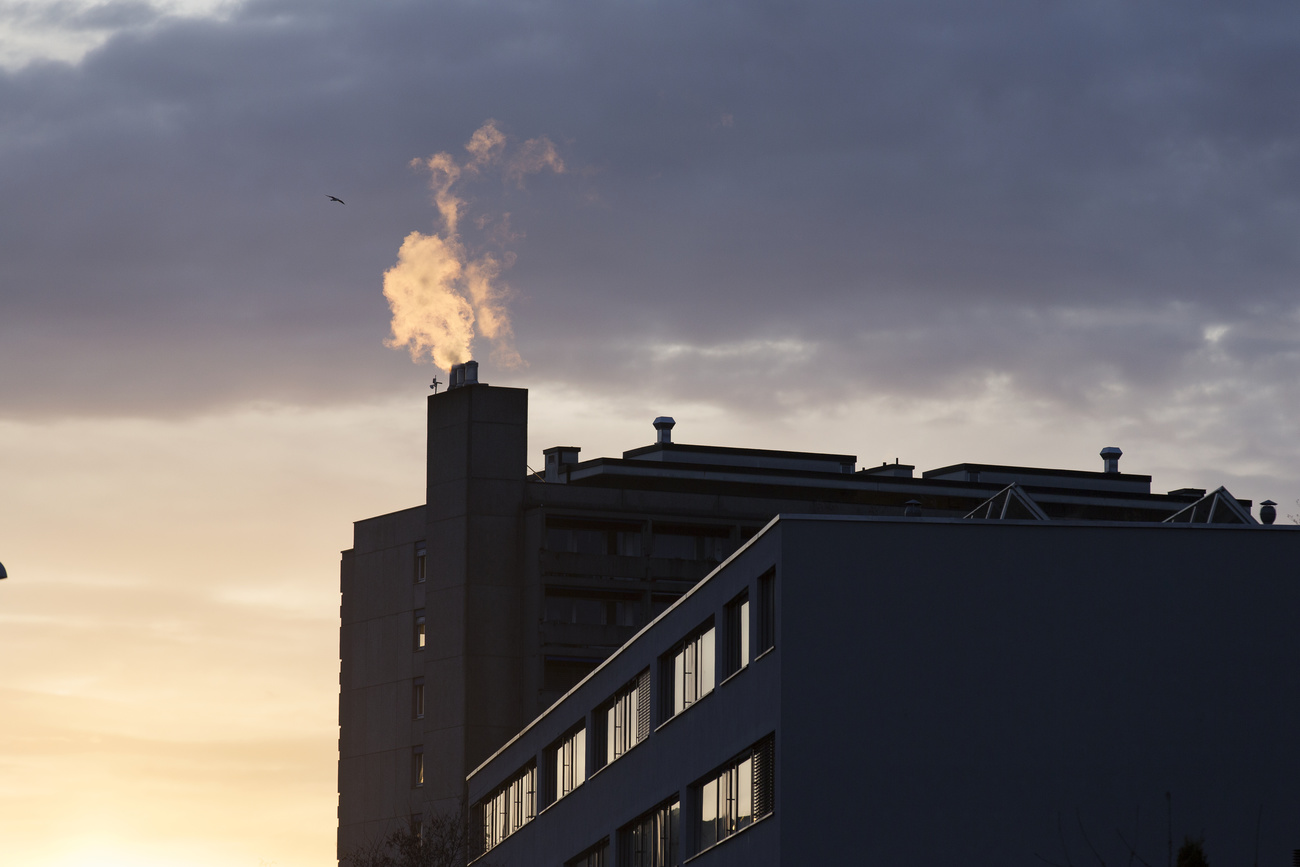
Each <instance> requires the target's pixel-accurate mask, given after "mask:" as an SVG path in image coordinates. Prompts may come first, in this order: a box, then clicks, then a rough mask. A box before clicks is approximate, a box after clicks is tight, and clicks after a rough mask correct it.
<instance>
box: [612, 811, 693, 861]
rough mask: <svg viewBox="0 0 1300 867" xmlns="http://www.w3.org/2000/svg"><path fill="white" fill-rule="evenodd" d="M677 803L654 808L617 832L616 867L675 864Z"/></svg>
mask: <svg viewBox="0 0 1300 867" xmlns="http://www.w3.org/2000/svg"><path fill="white" fill-rule="evenodd" d="M678 816H679V809H678V803H677V799H676V798H673V799H672V800H671V801H669V802H667V803H665V804H661V805H660V806H658V807H655V808H654V809H653V810H651V811H650V812H649V813H646V814H645V815H644V816H642V817H641V818H639V819H637V820H636V821H635V822H632V823H631V824H629V825H626V826H624V827H623V829H622V830H620V831H619V832H618V836H619V849H620V851H619V859H618V863H619V865H620V867H673V865H675V864H676V863H677V838H678V831H677V825H678Z"/></svg>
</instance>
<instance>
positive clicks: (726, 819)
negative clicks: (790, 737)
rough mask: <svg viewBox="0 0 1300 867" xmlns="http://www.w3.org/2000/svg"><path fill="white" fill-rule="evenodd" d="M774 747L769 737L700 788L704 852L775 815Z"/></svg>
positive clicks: (700, 845)
mask: <svg viewBox="0 0 1300 867" xmlns="http://www.w3.org/2000/svg"><path fill="white" fill-rule="evenodd" d="M772 745H773V739H772V737H771V736H770V735H769V736H768V737H766V738H764V739H763V740H761V741H759V742H758V743H757V744H755V745H754V746H752V747H750V748H749V749H747V750H745V751H744V752H743V753H741V754H740V755H738V756H736V757H735V758H734V759H732V760H731V761H730V762H728V763H727V764H726V765H725V766H724V767H723V768H722V769H720V770H719V771H717V772H715V773H713V774H710V775H709V776H708V777H707V778H706V779H705V780H704V782H702V783H701V784H700V785H699V786H698V787H697V788H698V790H699V794H700V800H699V803H700V816H699V834H698V835H697V837H696V840H697V841H698V844H699V849H700V850H701V851H702V850H704V849H707V848H708V847H710V846H712V845H713V844H714V843H717V842H719V841H721V840H725V839H726V838H728V837H730V836H731V835H732V834H735V833H736V832H737V831H740V830H743V829H744V828H747V827H748V826H749V825H751V824H753V822H754V820H756V819H761V818H762V817H763V816H766V815H767V814H768V813H770V812H772Z"/></svg>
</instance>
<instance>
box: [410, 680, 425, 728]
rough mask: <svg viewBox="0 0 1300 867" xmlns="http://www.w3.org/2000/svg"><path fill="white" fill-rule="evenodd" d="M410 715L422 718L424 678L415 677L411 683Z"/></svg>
mask: <svg viewBox="0 0 1300 867" xmlns="http://www.w3.org/2000/svg"><path fill="white" fill-rule="evenodd" d="M411 716H412V717H413V718H414V719H424V678H422V677H417V678H416V679H415V682H414V683H412V684H411Z"/></svg>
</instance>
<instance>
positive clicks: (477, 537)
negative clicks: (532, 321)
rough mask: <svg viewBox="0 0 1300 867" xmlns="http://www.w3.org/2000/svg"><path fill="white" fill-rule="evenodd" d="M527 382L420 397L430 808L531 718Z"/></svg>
mask: <svg viewBox="0 0 1300 867" xmlns="http://www.w3.org/2000/svg"><path fill="white" fill-rule="evenodd" d="M527 446H528V392H527V391H525V390H523V389H513V388H493V387H490V386H486V385H477V386H469V387H465V388H458V389H454V390H451V391H447V392H444V393H443V394H440V395H432V396H430V398H429V445H428V506H427V518H428V527H427V540H428V545H429V581H428V601H427V605H426V609H427V614H428V617H429V650H428V652H427V659H426V662H425V676H426V684H427V687H428V689H429V695H430V700H431V706H430V708H429V713H428V715H427V716H426V721H425V722H426V725H425V729H424V748H425V754H426V755H427V756H429V760H428V761H429V767H428V773H427V779H426V783H425V789H426V792H425V795H426V798H427V800H428V801H429V802H430V809H452V808H454V807H456V806H457V805H458V803H459V801H460V799H461V798H462V797H463V795H464V782H465V774H466V772H467V771H468V769H469V768H471V767H473V766H474V765H475V764H477V763H478V762H480V761H482V760H483V759H484V758H486V757H487V756H488V755H489V754H490V753H491V752H492V750H494V749H496V747H497V746H499V745H500V744H501V743H502V742H503V741H505V740H506V738H508V737H509V736H510V735H511V734H513V733H514V732H515V731H517V730H518V729H519V728H520V727H521V726H522V725H523V724H524V723H526V722H527V721H528V719H529V718H530V715H531V711H532V708H531V707H525V704H524V702H523V701H522V698H521V688H520V687H521V684H522V683H523V681H524V672H523V666H524V647H525V642H526V640H527V633H526V631H525V629H524V626H523V621H522V617H521V605H522V588H523V578H522V569H521V568H520V563H519V550H520V542H521V539H520V536H521V527H520V520H519V518H520V513H521V508H522V503H523V491H524V476H525V473H526V472H527V467H526V461H527Z"/></svg>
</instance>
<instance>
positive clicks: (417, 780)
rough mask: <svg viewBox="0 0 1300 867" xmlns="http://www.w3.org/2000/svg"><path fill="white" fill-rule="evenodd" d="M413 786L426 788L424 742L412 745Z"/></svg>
mask: <svg viewBox="0 0 1300 867" xmlns="http://www.w3.org/2000/svg"><path fill="white" fill-rule="evenodd" d="M411 788H412V789H421V788H424V744H418V745H416V746H413V747H411Z"/></svg>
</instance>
